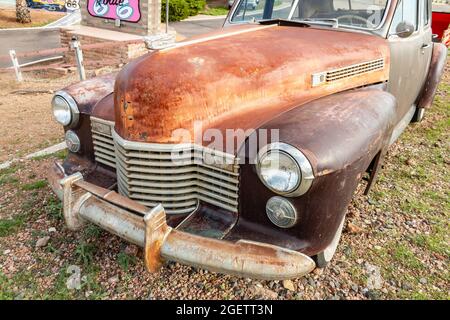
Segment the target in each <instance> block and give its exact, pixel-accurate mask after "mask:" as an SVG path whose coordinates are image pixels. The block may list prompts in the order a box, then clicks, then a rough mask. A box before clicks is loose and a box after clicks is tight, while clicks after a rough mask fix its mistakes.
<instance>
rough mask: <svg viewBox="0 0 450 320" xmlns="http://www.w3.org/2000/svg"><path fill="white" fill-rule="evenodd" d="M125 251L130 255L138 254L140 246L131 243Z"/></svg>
mask: <svg viewBox="0 0 450 320" xmlns="http://www.w3.org/2000/svg"><path fill="white" fill-rule="evenodd" d="M124 252H125V253H126V254H127V255H129V256H137V254H138V252H139V248H138V247H137V246H135V245H134V244H129V245H127V246H126V247H125V250H124Z"/></svg>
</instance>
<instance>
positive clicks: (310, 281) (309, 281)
mask: <svg viewBox="0 0 450 320" xmlns="http://www.w3.org/2000/svg"><path fill="white" fill-rule="evenodd" d="M308 283H309V285H310V286H311V287H315V286H316V282H315V281H314V279H313V278H309V279H308Z"/></svg>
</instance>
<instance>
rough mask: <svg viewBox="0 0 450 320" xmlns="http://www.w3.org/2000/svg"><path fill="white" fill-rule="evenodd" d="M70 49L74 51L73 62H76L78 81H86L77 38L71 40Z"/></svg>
mask: <svg viewBox="0 0 450 320" xmlns="http://www.w3.org/2000/svg"><path fill="white" fill-rule="evenodd" d="M72 48H73V49H75V60H76V61H77V67H78V74H79V75H80V80H81V81H83V80H86V73H85V71H84V65H83V52H82V51H81V48H80V42H79V41H78V39H77V38H75V37H74V38H72Z"/></svg>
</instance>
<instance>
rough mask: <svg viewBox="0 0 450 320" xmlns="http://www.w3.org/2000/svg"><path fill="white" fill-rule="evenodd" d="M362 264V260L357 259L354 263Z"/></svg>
mask: <svg viewBox="0 0 450 320" xmlns="http://www.w3.org/2000/svg"><path fill="white" fill-rule="evenodd" d="M363 262H364V260H363V259H357V260H356V263H357V264H363Z"/></svg>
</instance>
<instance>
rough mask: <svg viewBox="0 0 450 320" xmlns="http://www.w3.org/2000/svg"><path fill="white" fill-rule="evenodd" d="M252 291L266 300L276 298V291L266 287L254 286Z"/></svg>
mask: <svg viewBox="0 0 450 320" xmlns="http://www.w3.org/2000/svg"><path fill="white" fill-rule="evenodd" d="M253 293H254V294H255V295H256V296H258V297H261V298H264V299H268V300H275V299H277V298H278V293H276V292H275V291H272V290H269V289H266V288H260V287H256V286H255V287H254V289H253Z"/></svg>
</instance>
